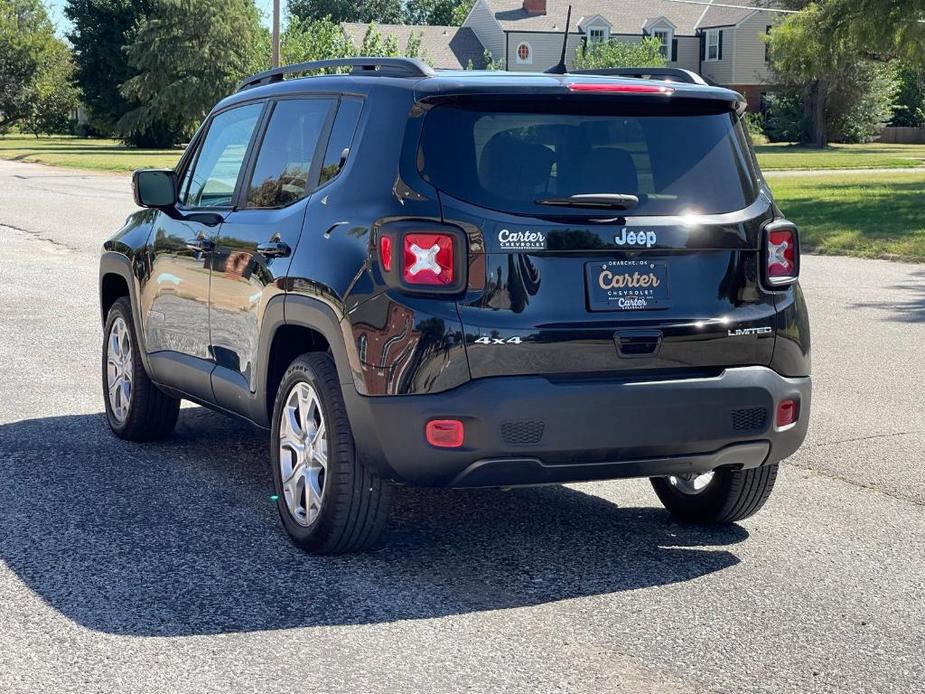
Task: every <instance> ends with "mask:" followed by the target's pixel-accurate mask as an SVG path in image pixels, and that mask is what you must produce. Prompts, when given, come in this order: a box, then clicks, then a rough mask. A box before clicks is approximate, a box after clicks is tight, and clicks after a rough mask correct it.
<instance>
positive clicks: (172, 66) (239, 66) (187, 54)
mask: <svg viewBox="0 0 925 694" xmlns="http://www.w3.org/2000/svg"><path fill="white" fill-rule="evenodd" d="M262 31H263V30H262V28H261V26H260V17H259V15H258V13H257V9H256V7H255V6H254V4H253V2H252V1H251V0H155V3H154V6H153V8H152V13H151V15H150V16H149V17H148V18H146V19H145V20H144V21H143V22H142V23H141V24H140V25H139V27H138V30H137V32H136V35H135V38H134V40H133V42H132V43H131V44H130V45H129V46H128V47H127V48H126V54H127V56H128V60H129V64H130V65H131V66H132V67H133V68H134V69H135V70H137V71H138V74H137V75H135V76H134V77H132V78H130V79H129V80H128V81H126V82H125V84H123V85H122V94H123V96H124V97H125V98H126V99H128V100H129V101H130V102H131V103H132V104H133V106H134V108H133V109H132V110H131V111H129V112H128V113H126V114H125V115H124V116H122V118H121V119H120V120H119V123H118V126H117V127H118V128H119V130H120V131H122V132H134V131H137V130H140V129H145V128H150V127H152V126H155V125H158V124H160V125H161V126H162V129H161V130H158V131H157V133H156V135H158V137H159V140H160V141H159V142H157V143H156V144H158V145H161V146H164V145H171V144H175V143H176V142H177V141H179V140H182V139H185V138H188V137H189V136H190V135H192V133H193V131H194V129H195V128H196V126H197V125H198V124H199V122H200V121H201V120H202V119H203V118H204V117H205V116H206V114H208V112H209V110H210V109H211V108H212V106H213V105H214V104H215V102H216V101H218V100H219V99H221V98H222V97H223V96H225V95H226V94H228V92H230V91H232V90H233V89H234V87H235V85H236V84H237V82H238V81H239V80H240V79H241V78H242V77H244V76H246V75H248V74H250V73H253V72H255V71H257V69H258V68H259V67H260V65H261V62H262V61H263V60H265V56H260V55H258V53H257V51H258V50H259V47H260V46H261V43H262V41H261V34H262Z"/></svg>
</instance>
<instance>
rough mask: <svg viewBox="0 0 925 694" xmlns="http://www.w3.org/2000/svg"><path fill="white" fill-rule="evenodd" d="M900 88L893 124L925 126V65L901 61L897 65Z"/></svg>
mask: <svg viewBox="0 0 925 694" xmlns="http://www.w3.org/2000/svg"><path fill="white" fill-rule="evenodd" d="M896 76H897V79H898V80H899V90H898V93H897V95H896V106H895V107H894V109H893V120H892V122H891V125H898V126H901V127H902V126H905V127H908V128H921V127H925V65H923V66H917V65H913V64H911V63H906V62H903V63H900V64H898V65H897V67H896Z"/></svg>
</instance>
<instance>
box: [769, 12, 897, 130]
mask: <svg viewBox="0 0 925 694" xmlns="http://www.w3.org/2000/svg"><path fill="white" fill-rule="evenodd" d="M838 1H840V0H829V2H828V3H824V4H815V3H814V4H811V5H808V6H807V7H806V8H805V9H803V10H801V11H800V12H799V13H798V14H794V15H790V16H788V17H787V18H786V19H785V20H783V21H782V22H780V23H779V24H778V25H776V26H775V27H774V29H772V30H771V32H770V34H769V35H768V42H769V46H770V57H771V69H772V71H773V73H774V82H775V84H777V85H781V86H782V88H783V90H784V92H788V91H789V92H790V93H791V95H792V96H790V97H787V96H786V95H785V96H784V97H782V100H780V101H779V103H782V104H785V105H788V102H789V105H788V108H789V109H792V106H793V104H794V103H795V102H796V101H802V103H803V104H804V114H803V118H802V121H803V122H804V124H805V128H804V136H803V138H802V139H803V140H804V141H806V142H808V143H810V144H813V145H815V146H817V147H825V146H826V145H827V144H828V142H829V140H830V138H835V139H840V140H844V139H850V140H859V139H866V138H868V137H870V135H871V134H872V132H873V131H875V130H876V129H877V128H879V127H880V125H881V124H882V123H884V122H886V121H888V120H889V115H886V116H885V117H884V113H887V114H888V113H889V111H890V110H891V109H892V102H893V98H894V96H895V92H896V82H895V80H894V79H892V77H891V75H890V72H889V71H888V70H884V69H882V64H881V65H878V64H877V62H876V61H875V60H872V59H871V57H870V55H869V54H867V55H865V54H864V53H862V52H860V51H859V50H858V46H857V45H856V44H855V42H854V41H853V39H852V38H851V37H850V35H849V34H848V32H847V31H846V30H845V29H844V28H838V27H837V26H836V25H835V24H833V19H832V16H831V14H830V11H831V7H830V6H831V5H834V4H836V2H838ZM772 111H773V108H772ZM775 118H776V119H777V120H778V121H780V116H779V114H778V116H774V115H772V121H773V120H774V119H775Z"/></svg>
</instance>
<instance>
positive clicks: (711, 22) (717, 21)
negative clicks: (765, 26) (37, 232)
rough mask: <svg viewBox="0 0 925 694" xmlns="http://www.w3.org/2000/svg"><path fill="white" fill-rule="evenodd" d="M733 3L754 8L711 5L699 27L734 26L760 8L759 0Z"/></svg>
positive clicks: (737, 0) (743, 0)
mask: <svg viewBox="0 0 925 694" xmlns="http://www.w3.org/2000/svg"><path fill="white" fill-rule="evenodd" d="M733 4H735V5H748V6H749V7H751V8H753V9H747V10H744V9H740V8H736V7H709V8H707V11H706V12H705V13H704V15H703V18H702V19H701V20H700V23H699V24H698V28H702V27H722V26H732V25H734V24H738V23H739V22H741V21H742V20H743V19H745V18H746V17H748V16H749V15H750V14H752V13H753V12H754V11H755V10H757V9H760V8H759V7H757V5H758V2H757V0H736V2H735V3H733Z"/></svg>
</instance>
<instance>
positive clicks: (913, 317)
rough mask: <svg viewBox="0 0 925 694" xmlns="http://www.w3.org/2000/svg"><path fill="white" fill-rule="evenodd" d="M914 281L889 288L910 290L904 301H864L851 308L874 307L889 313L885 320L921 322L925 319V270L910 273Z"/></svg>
mask: <svg viewBox="0 0 925 694" xmlns="http://www.w3.org/2000/svg"><path fill="white" fill-rule="evenodd" d="M910 276H911V277H912V278H913V279H912V281H909V282H905V283H903V284H896V285H893V286H891V287H889V289H900V290H903V291H905V292H908V294H907V298H906V299H904V300H902V301H864V302H860V303H855V304H851V308H872V309H876V310H878V311H882V312H884V313H888V314H889V315H887V316H884V318H883V320H885V321H898V322H901V323H921V322H923V321H925V270H916V271H915V272H912V273H910Z"/></svg>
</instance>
